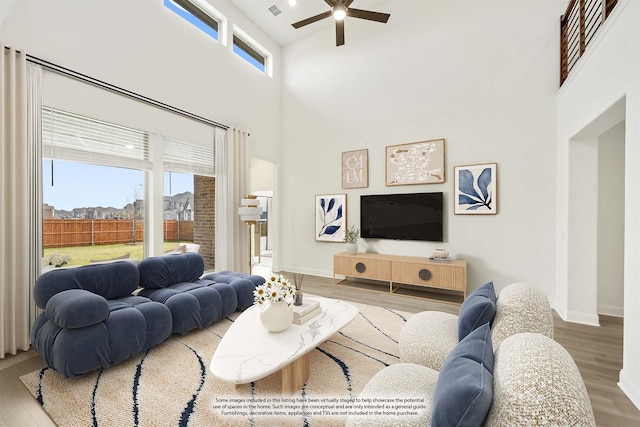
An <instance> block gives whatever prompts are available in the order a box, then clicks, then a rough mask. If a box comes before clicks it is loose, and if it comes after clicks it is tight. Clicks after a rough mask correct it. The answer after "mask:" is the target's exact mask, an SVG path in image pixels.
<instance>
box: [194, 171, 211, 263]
mask: <svg viewBox="0 0 640 427" xmlns="http://www.w3.org/2000/svg"><path fill="white" fill-rule="evenodd" d="M193 192H194V193H195V194H194V196H193V205H194V206H193V207H194V209H193V210H194V218H193V220H194V225H193V243H197V244H199V245H200V255H202V258H204V268H205V270H214V269H215V262H216V249H215V237H216V235H215V222H216V179H215V178H214V177H210V176H199V175H194V176H193Z"/></svg>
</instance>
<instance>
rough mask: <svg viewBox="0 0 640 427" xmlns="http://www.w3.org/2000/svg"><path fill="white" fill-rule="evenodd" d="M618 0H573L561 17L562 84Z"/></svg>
mask: <svg viewBox="0 0 640 427" xmlns="http://www.w3.org/2000/svg"><path fill="white" fill-rule="evenodd" d="M616 3H618V0H571V2H570V3H569V6H568V7H567V10H566V12H565V13H564V15H562V16H561V17H560V85H562V83H564V81H565V80H566V79H567V76H568V75H569V72H570V71H571V69H572V68H573V67H574V65H576V63H577V62H578V59H580V57H581V56H582V54H583V53H584V50H585V49H586V47H587V45H588V44H589V42H590V41H591V39H593V36H594V35H595V33H596V31H597V30H598V28H600V26H601V25H602V24H603V23H604V21H605V19H607V17H608V16H609V14H610V13H611V11H612V10H613V8H614V7H615V5H616Z"/></svg>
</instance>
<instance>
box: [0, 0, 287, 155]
mask: <svg viewBox="0 0 640 427" xmlns="http://www.w3.org/2000/svg"><path fill="white" fill-rule="evenodd" d="M213 3H214V6H215V7H216V8H217V9H218V10H219V11H220V12H222V13H223V14H225V15H227V16H228V17H229V18H230V19H229V25H228V31H231V27H232V25H231V24H232V23H237V24H238V25H239V26H240V27H241V28H242V29H243V30H244V31H246V32H247V33H249V34H251V35H252V36H253V38H254V39H255V40H256V41H258V42H259V43H261V44H262V45H263V46H264V47H265V48H267V49H268V50H269V51H270V52H271V53H272V54H273V55H274V76H275V77H274V78H270V77H267V76H266V75H264V74H262V73H260V72H259V71H257V70H256V69H255V68H254V67H251V66H249V65H248V64H247V62H246V61H244V60H243V59H241V58H240V57H238V56H237V55H236V54H234V53H233V52H232V50H231V49H232V48H231V46H230V45H228V46H223V45H221V44H219V43H217V42H215V41H214V40H213V39H211V38H210V37H209V36H207V35H205V34H204V33H202V32H201V31H200V30H198V29H197V28H195V27H194V26H192V25H191V24H190V23H188V22H187V21H185V20H183V19H182V18H180V17H179V16H178V15H176V14H175V13H173V12H172V11H170V10H169V9H167V8H166V7H164V6H163V3H162V1H161V0H136V1H118V0H92V1H74V0H58V1H33V0H16V1H15V3H14V6H13V8H12V9H11V10H10V12H9V14H8V16H7V17H6V19H5V22H4V24H3V28H2V38H3V42H4V43H5V44H6V45H13V46H15V47H16V48H17V49H20V50H24V51H25V52H27V53H28V54H30V55H33V56H35V57H38V58H41V59H44V60H47V61H50V62H53V63H55V64H58V65H61V66H63V67H66V68H69V69H72V70H75V71H78V72H80V73H83V74H86V75H89V76H91V77H94V78H97V79H99V80H103V81H106V82H108V83H111V84H113V85H116V86H120V87H122V88H124V89H128V90H131V91H134V92H136V93H139V94H141V95H143V96H147V97H150V98H153V99H156V100H158V101H161V102H164V103H166V104H169V105H172V106H174V107H178V108H181V109H184V110H186V111H189V112H191V113H194V114H197V115H200V116H204V117H207V118H209V119H211V120H215V121H217V122H219V123H222V124H226V125H232V126H235V127H238V128H240V129H243V130H246V131H248V132H251V134H252V138H251V150H252V155H253V156H256V157H258V158H263V159H265V160H270V161H275V160H277V152H278V149H277V147H278V144H279V139H280V138H279V132H280V129H279V120H280V93H281V80H280V75H281V67H280V56H281V53H280V47H279V46H277V45H276V44H275V43H274V42H272V41H271V40H270V39H269V38H268V37H267V36H265V35H264V33H262V32H261V31H260V30H258V29H257V27H255V25H254V24H253V23H252V22H250V21H248V20H247V19H246V18H245V17H244V15H242V14H240V13H239V12H238V11H237V10H236V9H234V8H233V6H232V5H231V4H230V3H228V2H226V1H219V2H213ZM228 39H229V40H231V37H230V34H229V35H228Z"/></svg>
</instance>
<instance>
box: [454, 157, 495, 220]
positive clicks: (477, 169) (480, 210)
mask: <svg viewBox="0 0 640 427" xmlns="http://www.w3.org/2000/svg"><path fill="white" fill-rule="evenodd" d="M454 174H455V198H454V210H453V212H454V213H455V214H469V215H494V214H496V213H498V191H497V182H498V164H497V163H484V164H478V165H467V166H455V167H454Z"/></svg>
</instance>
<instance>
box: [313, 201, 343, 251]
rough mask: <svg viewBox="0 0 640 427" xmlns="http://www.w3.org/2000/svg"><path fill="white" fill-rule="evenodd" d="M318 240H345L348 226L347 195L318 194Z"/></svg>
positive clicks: (316, 206)
mask: <svg viewBox="0 0 640 427" xmlns="http://www.w3.org/2000/svg"><path fill="white" fill-rule="evenodd" d="M315 209H316V230H315V231H316V240H317V241H321V242H344V237H345V229H346V228H347V195H346V194H323V195H316V205H315Z"/></svg>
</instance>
